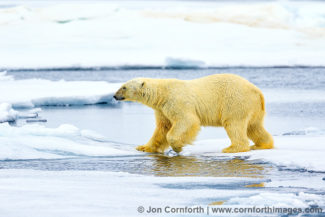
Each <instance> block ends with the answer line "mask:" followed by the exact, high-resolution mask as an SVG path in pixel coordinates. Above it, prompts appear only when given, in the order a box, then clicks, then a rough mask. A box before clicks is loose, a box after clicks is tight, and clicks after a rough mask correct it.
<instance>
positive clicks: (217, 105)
mask: <svg viewBox="0 0 325 217" xmlns="http://www.w3.org/2000/svg"><path fill="white" fill-rule="evenodd" d="M186 86H187V88H186V89H188V91H189V92H190V93H191V94H190V95H192V96H193V97H194V98H196V99H195V100H194V101H193V105H194V106H195V110H196V113H197V114H198V116H199V117H200V119H201V122H202V123H203V124H204V125H209V126H211V125H212V126H220V125H223V122H224V121H225V120H226V119H228V118H230V117H231V118H234V117H235V118H238V119H241V118H246V117H248V116H253V115H255V114H259V115H264V97H263V94H262V92H261V91H260V90H259V89H258V88H257V87H256V86H255V85H253V84H252V83H250V82H249V81H247V80H246V79H244V78H242V77H240V76H238V75H233V74H215V75H210V76H206V77H202V78H199V79H194V80H190V81H187V82H186Z"/></svg>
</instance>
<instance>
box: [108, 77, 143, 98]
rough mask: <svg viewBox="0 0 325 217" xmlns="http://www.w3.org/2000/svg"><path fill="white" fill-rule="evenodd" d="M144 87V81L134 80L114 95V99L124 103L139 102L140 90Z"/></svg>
mask: <svg viewBox="0 0 325 217" xmlns="http://www.w3.org/2000/svg"><path fill="white" fill-rule="evenodd" d="M144 85H145V79H143V78H135V79H132V80H130V81H128V82H126V83H125V84H123V85H122V87H121V88H120V89H119V90H118V91H117V92H116V93H115V95H114V99H116V100H125V101H139V100H140V97H141V95H142V94H141V93H142V91H141V90H142V88H143V87H144Z"/></svg>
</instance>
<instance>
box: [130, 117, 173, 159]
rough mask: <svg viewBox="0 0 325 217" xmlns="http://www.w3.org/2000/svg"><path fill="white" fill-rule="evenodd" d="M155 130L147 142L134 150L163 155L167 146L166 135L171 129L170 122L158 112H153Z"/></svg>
mask: <svg viewBox="0 0 325 217" xmlns="http://www.w3.org/2000/svg"><path fill="white" fill-rule="evenodd" d="M155 117H156V129H155V132H154V133H153V135H152V137H151V139H150V140H149V142H148V143H147V144H145V145H140V146H138V147H137V148H136V149H137V150H138V151H144V152H158V153H163V152H164V151H165V150H166V149H167V148H168V146H169V144H168V142H167V138H166V135H167V133H168V131H169V130H170V128H171V123H170V121H169V120H168V119H167V118H166V117H165V116H164V115H163V114H162V113H161V112H159V111H155Z"/></svg>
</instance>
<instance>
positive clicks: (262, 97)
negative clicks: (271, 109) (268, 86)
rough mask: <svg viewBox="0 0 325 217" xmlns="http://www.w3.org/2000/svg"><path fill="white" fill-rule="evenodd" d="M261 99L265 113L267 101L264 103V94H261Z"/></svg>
mask: <svg viewBox="0 0 325 217" xmlns="http://www.w3.org/2000/svg"><path fill="white" fill-rule="evenodd" d="M260 97H261V108H262V111H265V101H264V96H263V94H262V93H261V94H260Z"/></svg>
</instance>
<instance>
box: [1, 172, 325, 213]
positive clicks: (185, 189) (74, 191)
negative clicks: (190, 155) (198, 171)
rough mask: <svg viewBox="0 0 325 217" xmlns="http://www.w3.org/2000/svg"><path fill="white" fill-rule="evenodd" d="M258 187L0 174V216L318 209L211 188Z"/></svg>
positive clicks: (114, 176)
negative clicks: (199, 209)
mask: <svg viewBox="0 0 325 217" xmlns="http://www.w3.org/2000/svg"><path fill="white" fill-rule="evenodd" d="M259 181H263V180H261V179H249V178H233V177H229V178H221V177H195V178H193V177H153V176H142V175H132V174H129V173H123V172H107V171H105V172H104V171H35V170H0V193H1V198H0V204H1V205H0V207H1V210H0V215H1V216H7V217H13V216H15V217H20V216H26V215H29V216H35V217H37V216H47V217H51V216H66V215H68V216H79V217H82V216H94V215H96V216H107V215H109V216H139V215H145V216H152V215H153V214H147V213H144V214H139V213H138V211H137V208H138V207H139V206H143V207H144V208H145V210H148V208H149V206H151V207H161V208H162V209H164V207H165V206H170V207H185V206H189V207H195V206H201V207H203V208H204V209H205V213H203V214H202V215H205V214H206V209H207V206H208V204H210V203H212V202H215V201H225V204H224V205H222V206H216V207H251V208H252V207H264V206H271V207H272V206H280V207H282V208H283V207H289V208H294V207H295V208H305V207H308V206H310V205H319V206H323V205H324V196H323V195H316V194H309V193H303V192H300V193H299V194H298V195H295V194H293V193H277V192H267V191H266V190H264V189H259V188H257V189H253V188H250V189H247V188H246V189H245V188H244V189H232V188H229V189H219V188H213V187H212V186H211V185H213V186H218V185H228V186H232V184H238V185H245V183H258V182H259ZM173 186H177V187H173ZM197 186H201V187H199V188H197ZM209 186H211V187H209ZM210 214H211V215H212V213H210ZM157 215H158V214H157ZM159 215H161V216H170V213H169V214H168V213H165V212H162V213H159ZM175 215H176V216H179V215H177V214H175ZM197 215H198V214H190V215H189V216H197ZM247 215H248V216H251V215H252V216H256V215H257V214H256V213H253V214H249V213H247ZM222 216H224V214H223V215H222ZM261 216H265V215H263V214H262V215H261Z"/></svg>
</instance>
